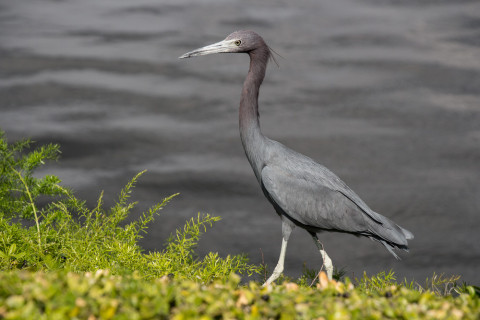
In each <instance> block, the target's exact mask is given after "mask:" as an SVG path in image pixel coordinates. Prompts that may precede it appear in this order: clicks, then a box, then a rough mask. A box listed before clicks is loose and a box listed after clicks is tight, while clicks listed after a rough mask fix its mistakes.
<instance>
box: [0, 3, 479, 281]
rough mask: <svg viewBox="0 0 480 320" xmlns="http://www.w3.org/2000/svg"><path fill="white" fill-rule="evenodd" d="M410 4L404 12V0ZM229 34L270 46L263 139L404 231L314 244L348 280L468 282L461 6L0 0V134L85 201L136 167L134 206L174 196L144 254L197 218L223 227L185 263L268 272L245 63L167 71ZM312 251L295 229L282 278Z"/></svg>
mask: <svg viewBox="0 0 480 320" xmlns="http://www.w3.org/2000/svg"><path fill="white" fill-rule="evenodd" d="M419 3H421V4H419ZM237 29H253V30H255V31H257V32H258V33H260V34H261V35H262V36H263V37H264V38H265V40H266V41H267V42H268V43H269V45H270V46H271V47H272V48H273V49H274V50H275V51H276V52H278V53H279V54H280V55H281V56H282V58H278V61H279V64H280V67H279V68H277V67H276V66H275V65H274V64H272V65H271V66H270V68H269V70H268V73H267V77H266V80H265V82H264V86H263V87H262V91H261V94H260V95H261V98H260V112H261V114H262V117H261V123H262V130H263V132H264V133H265V134H266V135H267V136H269V137H271V138H273V139H275V140H278V141H280V142H282V143H284V144H286V145H287V146H289V147H291V148H293V149H295V150H297V151H299V152H302V153H304V154H307V155H308V156H310V157H312V158H314V159H315V160H317V161H318V162H320V163H322V164H324V165H326V166H327V167H329V168H330V169H332V170H333V171H334V172H336V173H337V174H338V175H339V176H340V177H341V178H342V179H343V180H344V181H346V182H347V183H348V184H349V185H350V187H352V189H354V190H355V191H356V192H357V193H358V194H359V195H360V196H361V197H362V198H363V199H364V200H365V201H366V202H367V203H368V204H369V205H370V206H371V207H372V208H373V209H374V210H375V211H377V212H380V213H382V214H384V215H386V216H388V217H390V218H392V219H393V220H395V221H396V222H398V223H399V224H400V225H402V226H404V227H405V228H407V229H409V230H411V231H412V232H413V233H414V234H415V239H414V240H413V241H411V251H410V253H409V254H402V257H403V259H402V260H401V261H396V260H395V259H394V258H393V257H392V256H391V255H390V254H389V253H388V252H387V251H386V250H384V248H382V247H381V246H379V245H378V244H377V243H374V242H371V241H368V240H367V239H359V238H355V237H353V236H350V235H342V234H320V235H319V236H320V239H321V240H322V242H323V244H324V246H325V248H326V250H327V252H329V254H330V256H331V257H332V259H333V261H334V264H336V265H337V266H338V267H346V268H347V272H348V274H349V275H351V274H352V273H354V274H355V275H360V274H361V273H362V272H363V270H366V271H367V272H378V271H380V270H386V269H390V268H393V269H394V270H395V271H396V272H397V273H398V275H399V276H400V277H403V276H407V277H409V278H413V277H415V278H416V279H423V278H425V277H427V276H431V275H432V273H433V272H434V271H435V272H437V273H442V272H444V273H446V274H452V273H453V274H461V275H463V279H464V280H466V281H473V282H477V283H478V282H479V281H480V276H479V274H478V266H479V265H480V232H479V228H480V183H479V181H480V40H479V39H480V3H479V2H478V1H455V2H452V1H448V0H443V1H442V0H437V1H434V0H431V1H379V0H360V1H355V0H335V1H333V0H330V1H318V0H300V1H287V0H285V1H277V0H267V1H262V2H261V3H259V2H255V1H241V0H230V1H219V0H204V1H192V0H182V1H178V0H175V1H173V0H172V1H160V0H158V1H153V0H135V1H133V0H102V1H98V0H81V1H80V0H78V1H74V0H70V1H47V0H36V1H33V0H32V1H9V0H0V128H2V129H3V130H5V131H6V133H7V136H8V137H9V139H10V140H15V139H19V138H21V137H31V138H32V139H34V140H35V141H38V142H40V143H47V142H58V143H60V144H61V147H62V159H61V161H60V162H58V163H53V164H52V163H50V164H49V165H48V166H47V169H45V171H43V172H41V173H46V172H47V171H48V172H49V173H54V174H56V175H58V176H60V177H61V178H62V180H63V181H64V183H65V184H66V185H69V186H71V187H73V188H74V189H75V190H78V196H79V197H82V198H86V199H88V201H89V202H90V204H91V205H93V204H94V203H95V199H96V197H97V196H98V194H99V193H100V191H101V190H105V193H106V196H107V204H111V203H112V202H113V201H114V199H115V196H116V194H118V191H119V190H120V189H121V187H122V186H123V185H124V184H125V183H126V182H127V181H128V180H129V179H130V178H131V177H132V176H133V175H134V174H135V173H137V172H139V171H141V170H143V169H147V170H148V173H147V174H145V175H144V176H143V177H142V179H141V181H140V183H139V184H138V187H137V189H136V193H135V200H139V201H140V205H139V208H138V211H137V213H138V212H140V211H141V209H144V208H146V207H148V206H149V205H151V204H153V203H154V202H157V201H160V200H161V199H162V198H163V197H165V196H167V195H170V194H172V193H176V192H180V193H181V195H180V196H179V197H177V198H176V199H175V200H174V201H172V202H171V203H170V205H169V206H168V207H167V208H166V209H165V211H164V212H163V213H162V215H161V217H159V218H158V219H157V220H156V221H155V223H154V224H153V225H152V227H151V229H150V232H149V234H148V236H147V237H146V238H145V241H144V243H143V244H144V246H145V248H147V249H155V248H157V249H159V248H161V244H162V243H163V241H164V240H165V238H166V237H167V236H168V235H169V234H170V233H171V232H172V231H174V229H175V228H177V227H178V226H180V225H182V223H183V221H185V220H186V219H188V218H190V217H192V216H195V215H196V214H197V212H208V213H210V214H213V215H220V216H222V217H223V220H222V221H221V222H220V223H218V225H217V226H215V227H214V229H213V230H211V231H209V232H208V233H207V235H205V237H204V238H203V240H202V242H201V246H200V248H199V250H200V252H201V253H205V252H208V251H218V252H220V253H221V254H222V255H226V254H227V253H239V252H246V253H248V254H249V256H250V258H251V260H252V261H253V262H255V263H259V262H260V261H261V259H262V255H261V252H260V248H261V249H262V251H263V253H264V256H265V261H266V263H268V264H269V265H270V266H271V267H272V268H273V267H274V265H275V263H276V260H277V257H278V253H279V248H280V239H281V224H280V220H279V219H278V217H277V216H276V214H275V213H274V210H273V208H271V206H270V205H269V203H268V202H267V201H266V200H265V199H264V197H263V195H262V192H261V190H260V188H259V186H258V185H257V182H256V180H255V178H254V175H253V173H252V171H251V169H250V167H249V164H248V162H247V160H246V159H245V155H244V152H243V149H242V146H241V143H240V139H239V135H238V119H237V117H238V115H237V113H238V110H237V108H238V103H239V97H240V91H241V86H242V82H243V77H244V76H245V74H246V71H247V68H248V57H247V56H246V55H216V56H208V57H202V58H195V59H188V60H178V59H177V57H178V56H179V55H181V54H183V53H185V52H187V51H190V50H192V49H194V48H197V47H199V46H203V45H206V44H209V43H212V42H216V41H219V40H221V39H223V38H224V37H225V36H227V35H228V34H229V33H231V32H232V31H234V30H237ZM303 262H306V263H307V266H309V267H316V266H320V264H321V259H320V255H319V254H318V252H317V251H316V249H315V246H314V244H313V243H312V241H311V239H310V238H309V236H308V235H307V233H306V232H304V231H302V230H299V229H298V230H295V231H294V233H293V234H292V237H291V240H290V242H289V250H288V251H287V261H286V273H287V274H289V275H291V276H296V275H298V274H299V273H300V272H301V267H302V264H303Z"/></svg>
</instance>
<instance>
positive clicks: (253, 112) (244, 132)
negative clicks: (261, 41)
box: [239, 46, 270, 180]
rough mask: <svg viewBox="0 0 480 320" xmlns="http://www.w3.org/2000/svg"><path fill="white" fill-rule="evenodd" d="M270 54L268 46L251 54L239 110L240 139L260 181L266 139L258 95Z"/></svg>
mask: <svg viewBox="0 0 480 320" xmlns="http://www.w3.org/2000/svg"><path fill="white" fill-rule="evenodd" d="M269 54H270V52H269V50H268V47H267V46H265V47H260V48H258V49H255V50H254V51H251V52H250V53H249V55H250V69H249V70H248V74H247V78H246V79H245V82H244V84H243V90H242V98H241V100H240V109H239V125H240V137H241V139H242V144H243V148H244V149H245V153H246V155H247V158H248V160H249V162H250V164H251V166H252V168H253V171H254V172H255V175H256V176H257V179H258V180H260V170H261V169H262V167H263V159H264V157H263V152H264V148H263V146H264V143H265V137H264V136H263V135H262V132H261V131H260V122H259V114H258V94H259V90H260V85H261V84H262V82H263V79H264V77H265V71H266V68H267V63H268V58H269Z"/></svg>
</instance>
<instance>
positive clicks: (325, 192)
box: [179, 30, 413, 286]
mask: <svg viewBox="0 0 480 320" xmlns="http://www.w3.org/2000/svg"><path fill="white" fill-rule="evenodd" d="M214 53H246V54H248V55H249V57H250V67H249V70H248V73H247V76H246V78H245V81H244V83H243V89H242V93H241V99H240V107H239V127H240V138H241V141H242V144H243V148H244V150H245V154H246V156H247V159H248V161H249V162H250V165H251V167H252V169H253V172H254V174H255V177H256V179H257V180H258V183H259V184H260V186H261V189H262V191H263V194H264V195H265V197H266V198H267V200H268V201H269V202H270V203H271V204H272V205H273V207H274V209H275V211H276V213H277V214H278V216H279V217H280V219H281V221H282V243H281V249H280V256H279V259H278V263H277V265H276V267H275V269H274V270H273V273H272V274H271V276H270V277H269V278H268V279H267V280H266V281H265V283H264V284H263V286H268V285H270V284H271V283H272V282H274V281H275V280H277V279H278V278H279V276H280V275H281V274H282V273H283V271H284V261H285V254H286V250H287V244H288V240H289V238H290V234H291V232H292V230H293V229H294V228H295V227H299V228H302V229H305V230H306V231H307V232H308V233H309V234H310V236H311V237H312V239H313V241H314V242H315V245H316V246H317V248H318V250H319V252H320V254H321V256H322V260H323V264H322V268H325V272H326V273H327V277H328V279H330V280H331V279H332V276H333V270H334V269H333V263H332V260H331V258H330V257H329V256H328V254H327V252H326V251H325V249H324V247H323V244H322V243H321V242H320V240H319V238H318V236H317V233H321V232H324V231H326V232H342V233H350V234H353V235H355V236H364V237H368V238H370V239H372V240H376V241H378V242H380V243H381V244H383V245H384V246H385V248H386V249H387V250H388V251H389V252H390V253H391V254H392V255H393V256H394V257H395V258H397V259H399V257H398V256H397V254H395V252H394V251H393V249H402V250H405V251H408V241H407V240H410V239H413V234H412V233H411V232H410V231H408V230H406V229H404V228H402V227H400V226H399V225H397V224H396V223H395V222H393V221H392V220H390V219H388V218H387V217H385V216H383V215H381V214H379V213H377V212H375V211H373V210H372V209H370V207H369V206H368V205H367V204H366V203H365V202H364V201H363V200H362V199H361V198H360V197H359V196H358V195H357V194H356V193H355V192H354V191H353V190H352V189H350V188H349V187H348V186H347V185H346V184H345V183H344V182H343V181H342V180H341V179H340V178H339V177H338V176H337V175H335V174H334V173H333V172H332V171H330V170H329V169H327V168H326V167H325V166H323V165H321V164H319V163H317V162H315V161H314V160H313V159H311V158H309V157H307V156H305V155H303V154H300V153H298V152H296V151H294V150H292V149H290V148H288V147H286V146H284V145H283V144H281V143H279V142H277V141H274V140H271V139H269V138H267V137H266V136H264V135H263V134H262V132H261V130H260V122H259V112H258V110H259V107H258V96H259V90H260V86H261V85H262V82H263V80H264V78H265V71H266V68H267V64H268V62H269V60H270V59H272V53H273V50H271V49H270V47H269V46H268V45H267V44H266V43H265V41H264V40H263V38H262V37H261V36H260V35H258V34H257V33H256V32H254V31H250V30H241V31H235V32H233V33H231V34H230V35H228V36H227V37H226V38H225V39H224V40H222V41H220V42H217V43H214V44H211V45H207V46H204V47H201V48H198V49H195V50H193V51H190V52H187V53H185V54H183V55H181V56H180V57H179V59H184V58H190V57H196V56H203V55H209V54H214ZM273 59H274V58H273Z"/></svg>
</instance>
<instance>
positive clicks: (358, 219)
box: [261, 163, 381, 233]
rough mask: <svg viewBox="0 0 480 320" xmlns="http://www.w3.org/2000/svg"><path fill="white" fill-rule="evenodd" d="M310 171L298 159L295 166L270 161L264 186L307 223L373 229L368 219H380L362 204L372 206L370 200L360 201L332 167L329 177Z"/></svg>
mask: <svg viewBox="0 0 480 320" xmlns="http://www.w3.org/2000/svg"><path fill="white" fill-rule="evenodd" d="M317 165H318V164H317ZM318 166H319V167H320V165H318ZM302 169H303V170H302ZM321 169H325V170H327V169H326V168H324V167H321ZM308 171H310V170H308V166H303V167H302V168H298V163H297V167H292V168H283V167H280V166H275V165H267V166H265V167H264V168H263V169H262V172H261V179H262V186H263V188H264V191H265V192H266V193H267V194H268V197H269V198H270V199H271V200H272V201H273V202H274V204H276V205H277V206H278V207H280V208H281V209H282V210H283V211H284V213H286V214H287V215H288V216H290V218H292V219H294V220H296V221H298V222H299V223H301V224H303V225H305V226H309V227H312V228H319V229H325V230H339V231H345V232H352V233H369V231H370V230H369V229H370V228H369V225H370V224H371V222H370V223H369V221H366V219H369V220H370V219H373V220H375V221H376V219H374V217H371V218H370V217H369V216H370V215H368V213H366V212H364V209H363V208H362V207H366V208H368V207H367V206H366V204H365V203H363V201H361V200H360V202H358V203H357V202H356V201H355V196H356V195H355V194H354V193H353V191H351V190H350V189H346V188H348V187H346V185H345V184H344V183H343V182H342V181H341V180H340V179H339V178H338V177H337V176H335V175H334V174H333V173H331V172H329V171H328V172H329V173H330V174H331V175H333V176H332V177H328V176H326V175H325V173H323V172H322V174H320V175H319V174H318V172H317V173H316V174H309V172H308ZM317 171H318V170H317ZM327 175H328V174H327ZM335 184H337V185H335ZM342 184H343V186H342ZM345 187H346V188H345ZM350 193H351V194H350ZM352 194H353V195H352ZM356 198H358V196H356ZM368 209H369V208H368ZM369 210H370V209H369ZM370 211H372V210H370ZM372 212H373V211H372ZM365 214H367V215H368V217H366V216H365ZM377 223H379V224H381V222H377Z"/></svg>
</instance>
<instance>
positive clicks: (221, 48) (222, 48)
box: [178, 40, 236, 59]
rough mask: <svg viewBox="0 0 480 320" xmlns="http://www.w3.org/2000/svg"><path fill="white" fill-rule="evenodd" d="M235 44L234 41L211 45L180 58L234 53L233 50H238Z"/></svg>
mask: <svg viewBox="0 0 480 320" xmlns="http://www.w3.org/2000/svg"><path fill="white" fill-rule="evenodd" d="M234 42H235V41H234V40H223V41H220V42H217V43H214V44H211V45H209V46H205V47H202V48H198V49H195V50H193V51H190V52H187V53H185V54H183V55H181V56H180V57H178V58H179V59H185V58H190V57H196V56H204V55H207V54H212V53H225V52H234V51H233V49H235V48H236V46H235V44H234Z"/></svg>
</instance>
